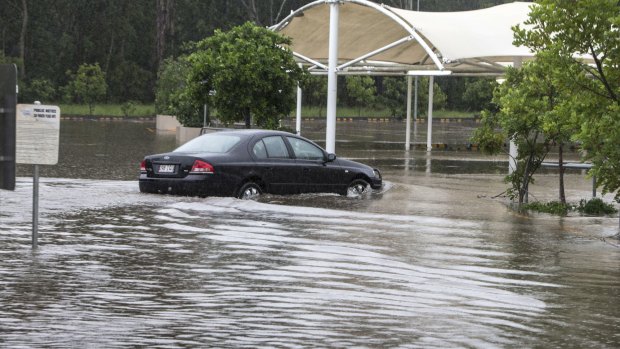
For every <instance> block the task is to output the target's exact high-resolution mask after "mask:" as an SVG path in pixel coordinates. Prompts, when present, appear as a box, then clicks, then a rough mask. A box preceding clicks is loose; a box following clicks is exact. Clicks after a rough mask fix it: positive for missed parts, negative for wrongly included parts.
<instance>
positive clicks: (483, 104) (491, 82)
mask: <svg viewBox="0 0 620 349" xmlns="http://www.w3.org/2000/svg"><path fill="white" fill-rule="evenodd" d="M496 87H497V82H496V81H495V79H488V78H481V79H475V80H471V81H467V82H465V91H464V92H463V95H462V97H461V98H462V101H463V104H464V107H465V109H466V110H468V111H480V110H489V109H491V108H493V103H492V100H493V91H494V90H495V88H496Z"/></svg>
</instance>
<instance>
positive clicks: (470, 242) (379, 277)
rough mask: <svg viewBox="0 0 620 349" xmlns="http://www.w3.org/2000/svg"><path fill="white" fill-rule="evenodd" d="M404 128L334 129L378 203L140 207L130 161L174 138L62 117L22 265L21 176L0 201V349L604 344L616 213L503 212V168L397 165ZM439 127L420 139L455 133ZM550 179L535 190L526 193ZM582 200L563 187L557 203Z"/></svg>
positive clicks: (611, 302)
mask: <svg viewBox="0 0 620 349" xmlns="http://www.w3.org/2000/svg"><path fill="white" fill-rule="evenodd" d="M375 127H376V128H375ZM305 128H306V129H305V130H304V135H306V136H310V137H311V138H314V139H316V140H319V141H320V140H321V138H322V137H323V136H324V133H321V130H320V128H321V125H320V124H318V123H316V124H312V123H308V124H306V125H305ZM403 128H404V127H403V126H402V124H401V125H396V124H383V125H369V127H368V129H363V125H357V124H352V125H348V124H340V123H339V124H338V129H337V132H339V137H341V139H343V140H345V142H339V143H337V151H338V154H339V156H346V157H349V158H356V159H359V160H360V161H363V162H365V163H368V164H371V165H375V166H377V167H379V168H380V169H381V170H382V171H383V175H384V179H385V180H386V187H385V188H384V190H382V191H380V192H376V193H373V194H371V195H369V196H368V197H364V198H361V199H360V198H347V197H341V196H338V195H296V196H263V197H261V198H260V200H259V201H257V202H255V201H241V200H237V199H232V198H207V199H199V198H187V197H174V196H165V195H147V194H141V193H139V191H138V187H137V181H136V177H137V168H138V163H139V161H140V159H141V158H142V156H143V155H144V154H147V153H153V152H159V151H166V150H168V149H171V148H173V147H174V137H172V136H171V135H169V134H159V135H158V134H157V133H156V132H155V131H154V124H151V123H118V122H117V123H114V122H77V121H76V122H74V121H63V123H62V125H61V149H60V150H61V154H60V164H59V165H58V166H56V167H47V166H46V167H43V168H42V171H41V173H42V176H43V177H44V178H42V179H41V189H40V190H41V193H40V196H41V221H40V233H41V237H40V240H39V243H40V247H39V249H38V250H36V251H32V250H31V248H30V214H31V211H30V207H31V201H30V200H31V192H32V182H31V178H28V177H27V176H28V174H29V168H28V167H25V166H20V168H19V171H20V178H18V183H17V190H16V191H15V192H7V191H0V207H1V209H0V231H1V232H2V233H1V234H0V256H1V257H0V304H1V306H0V344H1V346H3V347H20V348H41V347H55V348H67V347H80V348H82V347H105V348H120V347H154V348H181V347H217V348H222V347H233V348H238V347H247V348H255V347H312V348H316V347H329V348H351V347H359V348H383V347H401V348H452V347H459V348H460V347H476V348H524V347H545V348H547V347H561V348H570V347H574V348H583V347H596V348H616V347H618V346H620V303H619V302H618V299H620V298H619V296H620V248H618V245H617V240H614V239H610V238H609V236H611V235H614V234H617V233H618V217H617V215H616V216H615V217H582V216H579V215H577V214H571V215H570V216H569V217H564V218H561V217H554V216H549V215H542V214H539V215H537V214H532V215H523V214H517V213H515V212H513V211H512V210H510V209H509V208H508V207H507V203H506V199H505V198H502V197H495V196H496V195H497V194H500V193H501V192H502V191H503V190H504V189H505V184H504V183H503V182H502V177H503V175H504V172H505V169H506V167H507V162H506V161H505V160H504V159H502V158H492V157H487V156H484V155H482V154H480V153H477V152H471V151H470V152H467V151H443V152H433V153H432V154H431V155H430V156H428V155H427V154H426V153H425V152H421V151H412V152H410V153H405V152H404V151H402V150H401V149H402V147H403V145H402V141H404V135H402V136H399V135H397V133H398V132H402V131H399V130H402V129H403ZM435 129H436V130H437V128H435ZM455 130H456V131H455V132H456V133H453V134H450V132H445V134H444V133H442V132H441V131H437V132H439V134H438V135H437V136H436V137H435V138H436V139H438V140H441V138H442V137H444V138H445V139H446V140H450V139H454V138H455V136H454V135H455V134H459V135H460V136H461V137H463V139H466V138H467V136H466V134H467V132H468V131H467V130H466V129H463V130H461V131H462V132H461V133H458V132H459V131H458V129H455ZM392 134H394V135H392ZM400 137H402V141H400ZM423 137H424V139H425V136H423ZM363 139H365V140H363ZM459 142H460V141H459ZM368 144H374V145H375V146H372V145H368ZM555 182H556V177H555V175H554V174H553V172H552V171H551V172H549V174H546V175H543V176H541V177H539V179H538V181H537V182H536V184H535V185H534V186H533V187H534V188H533V195H534V196H535V198H536V199H541V200H550V199H553V198H554V196H555V195H556V189H555V188H556V184H555ZM590 185H591V183H590V181H589V180H588V179H586V178H585V177H584V176H583V174H582V173H581V172H579V171H572V172H570V173H569V174H568V175H567V188H568V191H567V196H568V198H569V200H572V201H578V199H579V198H588V197H589V196H590V195H591V187H590Z"/></svg>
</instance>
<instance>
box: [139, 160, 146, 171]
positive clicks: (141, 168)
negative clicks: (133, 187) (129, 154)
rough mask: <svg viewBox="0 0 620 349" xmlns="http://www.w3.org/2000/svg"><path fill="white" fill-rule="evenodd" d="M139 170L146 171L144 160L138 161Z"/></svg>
mask: <svg viewBox="0 0 620 349" xmlns="http://www.w3.org/2000/svg"><path fill="white" fill-rule="evenodd" d="M140 172H146V160H142V162H140Z"/></svg>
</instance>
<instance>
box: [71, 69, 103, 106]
mask: <svg viewBox="0 0 620 349" xmlns="http://www.w3.org/2000/svg"><path fill="white" fill-rule="evenodd" d="M67 75H69V76H71V77H72V80H71V81H70V83H69V84H68V85H67V88H66V89H65V92H66V93H68V94H69V96H70V97H73V98H75V99H76V100H77V101H78V102H80V103H86V104H87V105H88V108H89V113H90V115H93V107H94V104H95V103H96V102H98V101H101V100H102V99H103V97H105V94H106V90H107V88H108V86H107V84H106V82H105V74H104V73H103V71H102V70H101V67H99V64H82V65H80V67H79V68H78V71H77V74H75V75H73V73H72V72H70V71H69V72H67Z"/></svg>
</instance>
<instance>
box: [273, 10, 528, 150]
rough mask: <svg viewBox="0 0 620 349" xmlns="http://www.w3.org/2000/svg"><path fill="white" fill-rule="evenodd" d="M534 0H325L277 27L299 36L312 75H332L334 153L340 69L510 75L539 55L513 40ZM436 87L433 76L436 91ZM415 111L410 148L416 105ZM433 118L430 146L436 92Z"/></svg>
mask: <svg viewBox="0 0 620 349" xmlns="http://www.w3.org/2000/svg"><path fill="white" fill-rule="evenodd" d="M532 5H533V4H532V3H526V2H514V3H510V4H505V5H500V6H495V7H491V8H487V9H482V10H475V11H462V12H417V11H408V10H402V9H398V8H393V7H390V6H386V5H379V4H376V3H373V2H370V1H367V0H317V1H314V2H312V3H310V4H308V5H306V6H304V7H302V8H300V9H298V10H296V11H294V12H292V13H291V14H290V15H289V16H288V17H286V18H285V19H284V20H283V21H282V22H280V23H279V24H277V25H275V26H274V27H272V30H275V31H277V32H280V33H281V34H283V35H285V36H288V37H290V38H291V39H292V44H291V47H290V48H291V49H292V51H293V53H294V55H295V57H296V58H297V60H298V62H299V63H300V64H301V65H303V66H305V67H306V68H307V69H308V70H309V71H310V72H311V73H312V74H326V75H328V88H327V93H328V97H327V99H328V101H327V128H326V149H327V151H329V152H334V150H335V125H336V81H337V79H336V77H337V75H347V74H356V75H361V74H364V75H382V76H388V75H395V76H398V75H400V76H408V77H411V76H430V77H431V80H432V78H433V77H434V76H441V75H460V76H498V75H502V74H503V73H504V70H505V68H506V67H507V66H510V65H513V64H514V63H515V62H517V63H518V64H520V62H521V61H522V60H524V59H528V58H531V57H533V54H532V53H531V52H530V51H529V50H528V49H527V48H525V47H516V46H514V45H513V44H512V42H513V32H512V29H511V28H512V27H513V26H515V25H517V24H521V25H523V22H524V21H525V20H526V19H527V18H528V13H529V10H530V9H529V7H530V6H532ZM409 82H410V78H409ZM432 87H433V82H432V81H431V83H430V84H429V96H432ZM409 90H411V89H409ZM408 106H410V94H409V95H408ZM407 109H408V112H407V121H408V123H407V125H408V129H407V137H406V138H407V140H406V148H407V149H408V148H409V134H410V128H409V125H410V118H411V115H410V109H411V108H410V107H408V108H407ZM428 117H429V120H428V127H429V132H428V138H427V148H428V150H430V145H431V138H430V137H431V134H432V129H431V127H432V97H429V115H428ZM298 118H300V110H298ZM297 125H299V121H298V122H297ZM298 132H299V130H298Z"/></svg>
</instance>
